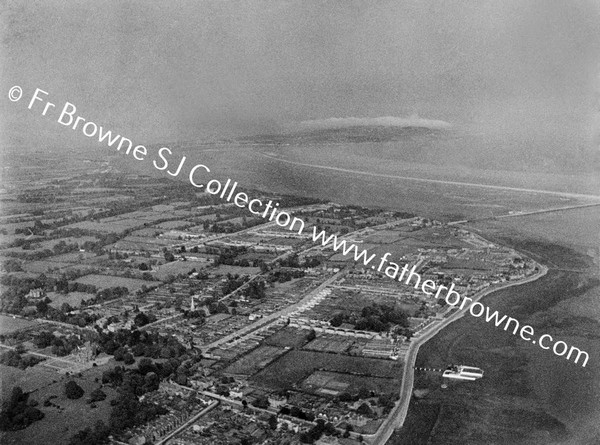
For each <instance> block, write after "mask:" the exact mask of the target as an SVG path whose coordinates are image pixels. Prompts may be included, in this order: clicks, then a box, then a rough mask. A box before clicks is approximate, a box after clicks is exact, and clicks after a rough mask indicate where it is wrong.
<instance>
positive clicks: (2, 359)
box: [0, 350, 45, 369]
mask: <svg viewBox="0 0 600 445" xmlns="http://www.w3.org/2000/svg"><path fill="white" fill-rule="evenodd" d="M44 360H45V359H44V358H42V357H36V356H35V355H27V354H21V353H19V352H17V351H14V350H12V351H7V352H5V353H4V354H2V355H0V363H2V364H3V365H7V366H12V367H14V368H19V369H26V368H29V367H30V366H35V365H37V364H38V363H39V362H41V361H44Z"/></svg>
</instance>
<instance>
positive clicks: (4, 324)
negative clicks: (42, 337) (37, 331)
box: [0, 315, 39, 335]
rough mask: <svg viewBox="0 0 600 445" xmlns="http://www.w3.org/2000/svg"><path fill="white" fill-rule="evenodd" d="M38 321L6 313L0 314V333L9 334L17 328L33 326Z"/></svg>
mask: <svg viewBox="0 0 600 445" xmlns="http://www.w3.org/2000/svg"><path fill="white" fill-rule="evenodd" d="M37 324H39V323H37V322H35V321H29V320H23V319H21V318H12V317H9V316H7V315H0V335H6V334H10V333H11V332H14V331H18V330H19V329H23V328H27V327H30V326H35V325H37Z"/></svg>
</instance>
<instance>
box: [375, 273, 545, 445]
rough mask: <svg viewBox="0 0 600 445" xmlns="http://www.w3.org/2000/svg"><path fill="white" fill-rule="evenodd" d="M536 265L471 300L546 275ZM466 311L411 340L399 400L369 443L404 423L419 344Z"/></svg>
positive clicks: (379, 441)
mask: <svg viewBox="0 0 600 445" xmlns="http://www.w3.org/2000/svg"><path fill="white" fill-rule="evenodd" d="M538 267H539V269H540V270H539V272H538V273H536V274H535V275H532V276H530V277H528V278H525V279H523V280H520V281H513V282H508V283H504V284H501V285H497V286H490V287H488V288H487V289H485V290H483V291H481V292H480V293H479V294H475V295H474V296H473V297H472V298H473V302H475V301H479V300H480V299H481V298H483V297H485V296H486V295H489V294H491V293H492V292H496V291H498V290H501V289H506V288H508V287H512V286H520V285H521V284H525V283H529V282H531V281H535V280H537V279H538V278H541V277H543V276H544V275H546V273H547V272H548V268H547V267H546V266H542V265H540V264H538ZM466 312H467V308H466V307H465V309H464V310H462V311H457V312H455V313H454V314H452V315H450V316H449V317H448V318H446V319H444V320H443V321H442V322H441V323H434V324H432V325H430V327H429V328H428V329H427V330H426V331H425V332H424V333H423V334H422V335H421V336H420V337H419V338H417V339H416V340H414V341H412V342H411V345H410V347H409V349H408V352H407V354H406V359H405V364H404V371H403V375H402V385H401V387H400V399H399V402H398V403H397V405H396V406H395V407H394V409H393V410H392V412H391V413H390V414H389V415H388V417H387V418H386V420H385V421H384V422H383V423H382V424H381V426H380V427H379V430H377V432H376V433H375V434H373V435H370V436H367V435H364V436H365V438H366V439H367V440H369V442H370V443H371V444H373V445H384V444H385V443H386V442H387V441H388V439H389V438H390V436H391V435H392V433H393V432H394V429H396V428H400V427H401V426H402V425H403V424H404V420H405V419H406V415H407V413H408V406H409V404H410V399H411V395H412V389H413V383H414V366H415V361H416V359H417V353H418V352H419V348H420V347H421V345H422V344H424V343H425V342H427V341H428V340H429V339H431V338H432V337H433V336H434V335H436V334H437V333H438V332H439V331H440V330H442V329H443V328H444V327H446V326H448V325H449V324H450V323H452V322H454V321H456V320H458V319H460V318H462V317H463V316H464V315H465V313H466Z"/></svg>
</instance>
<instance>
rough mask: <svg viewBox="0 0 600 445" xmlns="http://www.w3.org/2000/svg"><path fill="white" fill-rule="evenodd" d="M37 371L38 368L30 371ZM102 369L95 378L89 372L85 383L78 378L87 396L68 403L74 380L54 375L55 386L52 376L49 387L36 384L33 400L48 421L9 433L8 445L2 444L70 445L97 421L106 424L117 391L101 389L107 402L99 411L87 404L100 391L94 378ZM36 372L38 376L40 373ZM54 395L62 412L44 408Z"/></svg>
mask: <svg viewBox="0 0 600 445" xmlns="http://www.w3.org/2000/svg"><path fill="white" fill-rule="evenodd" d="M35 368H37V366H36V367H34V368H31V369H35ZM28 369H30V368H28ZM99 369H101V367H98V368H93V371H91V372H92V373H95V374H92V373H88V372H86V373H85V374H84V375H85V377H84V378H83V379H82V378H75V381H76V382H77V384H78V385H80V386H81V387H82V388H83V389H84V390H85V394H84V396H83V397H82V398H80V399H77V400H70V399H67V398H66V396H65V394H64V384H65V383H66V382H67V381H68V379H70V378H71V377H65V376H61V375H59V374H57V373H56V372H52V373H51V375H52V377H53V380H56V381H57V382H56V383H52V381H53V380H49V378H50V374H48V382H47V383H46V382H44V383H43V384H42V385H40V382H39V381H38V382H36V387H41V388H40V389H39V390H37V391H34V392H33V393H32V395H31V398H32V399H34V400H37V401H38V402H40V405H39V406H38V408H39V409H41V410H42V411H43V412H44V414H45V417H44V418H43V419H42V420H40V421H38V422H35V423H33V424H32V425H30V426H29V427H27V428H26V429H24V430H20V431H14V432H10V433H7V434H6V436H7V437H5V441H3V442H2V443H7V444H8V443H10V444H14V445H30V444H43V443H67V442H68V439H69V438H70V437H71V436H72V435H73V434H75V433H76V432H78V431H79V430H81V429H84V428H85V427H87V426H91V427H93V425H94V424H95V423H96V422H97V421H98V420H103V421H104V422H105V423H107V421H108V416H109V414H110V410H111V406H110V400H111V399H113V398H115V396H116V391H115V390H114V389H112V388H110V387H107V386H104V387H103V388H102V391H104V392H105V393H106V395H107V398H106V399H105V400H104V401H101V402H96V406H97V407H96V408H92V407H91V406H90V405H89V404H88V403H86V399H87V398H88V397H89V394H90V392H91V391H93V390H94V389H96V388H98V387H99V384H98V383H95V382H94V380H93V377H92V376H98V375H100V374H98V373H99V371H97V370H99ZM103 369H105V368H103ZM37 372H38V374H39V371H37ZM30 378H31V377H30ZM36 378H37V376H36ZM23 389H25V387H24V388H23ZM52 395H55V396H57V397H56V398H54V399H52V402H53V403H54V404H56V405H58V406H59V408H56V407H54V406H49V407H44V406H42V402H43V401H44V400H46V398H48V397H49V396H52Z"/></svg>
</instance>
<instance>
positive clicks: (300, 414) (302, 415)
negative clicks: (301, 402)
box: [279, 406, 315, 422]
mask: <svg viewBox="0 0 600 445" xmlns="http://www.w3.org/2000/svg"><path fill="white" fill-rule="evenodd" d="M279 413H280V414H283V415H288V416H292V417H297V418H298V419H303V420H308V421H309V422H312V421H313V420H315V415H314V414H313V413H311V412H310V411H309V412H305V411H302V410H301V409H300V408H298V407H297V406H292V407H291V408H289V407H287V406H282V407H281V409H280V410H279Z"/></svg>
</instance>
